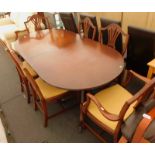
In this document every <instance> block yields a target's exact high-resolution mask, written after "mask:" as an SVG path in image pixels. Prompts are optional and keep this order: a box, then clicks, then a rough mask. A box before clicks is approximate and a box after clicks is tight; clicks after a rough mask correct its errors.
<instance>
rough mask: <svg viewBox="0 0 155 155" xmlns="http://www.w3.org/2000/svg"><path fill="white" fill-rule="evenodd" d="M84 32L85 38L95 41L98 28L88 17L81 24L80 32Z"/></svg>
mask: <svg viewBox="0 0 155 155" xmlns="http://www.w3.org/2000/svg"><path fill="white" fill-rule="evenodd" d="M81 30H82V31H83V35H84V37H85V38H89V39H92V40H94V39H95V35H96V27H95V26H94V25H93V23H92V21H91V20H90V18H88V17H86V18H84V19H83V20H81V21H80V22H79V32H81Z"/></svg>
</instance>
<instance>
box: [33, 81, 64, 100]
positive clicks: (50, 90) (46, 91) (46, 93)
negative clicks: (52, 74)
mask: <svg viewBox="0 0 155 155" xmlns="http://www.w3.org/2000/svg"><path fill="white" fill-rule="evenodd" d="M35 82H36V83H37V85H38V87H39V88H40V91H41V93H42V95H43V97H44V98H45V99H46V100H48V99H51V98H54V97H56V96H59V95H61V94H64V93H66V92H67V90H65V89H60V88H56V87H53V86H51V85H49V84H47V83H46V82H45V81H43V80H42V79H41V78H37V79H36V80H35Z"/></svg>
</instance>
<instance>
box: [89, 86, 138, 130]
mask: <svg viewBox="0 0 155 155" xmlns="http://www.w3.org/2000/svg"><path fill="white" fill-rule="evenodd" d="M95 97H96V98H97V99H98V100H99V101H100V103H101V104H102V106H103V107H104V108H105V109H106V110H107V111H108V112H110V113H113V114H116V115H119V112H120V111H121V109H122V107H123V105H124V104H125V101H127V100H128V99H130V98H131V97H132V94H130V93H129V92H128V91H127V90H126V89H124V88H123V87H122V86H120V85H119V84H116V85H114V86H112V87H109V88H107V89H104V90H102V91H100V92H99V93H97V94H96V95H95ZM135 103H136V102H135ZM135 103H134V104H133V105H132V106H130V108H129V109H128V111H127V113H126V115H125V117H124V118H125V119H126V118H127V117H128V116H129V115H130V114H131V113H132V112H133V110H134V109H133V106H134V105H135ZM88 111H89V113H91V115H93V116H94V117H95V118H96V119H97V120H98V121H100V122H102V123H103V124H105V125H107V126H108V127H110V128H111V129H112V130H113V131H114V130H115V129H116V126H117V123H118V122H117V121H110V120H108V119H106V118H105V117H104V116H103V115H102V114H101V113H100V111H99V109H98V108H97V106H96V104H95V103H93V101H91V102H90V104H89V106H88Z"/></svg>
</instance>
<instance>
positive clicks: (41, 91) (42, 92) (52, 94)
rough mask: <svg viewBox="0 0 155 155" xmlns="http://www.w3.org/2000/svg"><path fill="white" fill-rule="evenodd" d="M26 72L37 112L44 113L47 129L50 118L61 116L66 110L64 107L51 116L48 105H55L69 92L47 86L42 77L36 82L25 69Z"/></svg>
mask: <svg viewBox="0 0 155 155" xmlns="http://www.w3.org/2000/svg"><path fill="white" fill-rule="evenodd" d="M24 71H25V73H26V77H27V79H28V81H29V84H30V86H31V88H32V94H33V98H34V104H35V110H37V109H38V108H39V109H40V111H41V112H42V113H43V115H44V126H45V127H47V125H48V119H49V118H51V117H54V116H56V115H57V114H60V113H62V112H64V111H65V110H66V109H64V107H63V109H62V110H61V111H58V112H57V113H55V114H52V115H49V114H48V103H50V102H52V103H53V101H57V100H58V99H61V98H62V97H64V96H66V95H67V94H68V91H67V90H65V89H60V88H56V87H53V86H51V85H49V84H47V83H46V82H45V81H43V80H42V79H41V78H40V77H39V78H37V79H35V80H34V79H33V77H32V76H31V74H30V72H29V71H28V70H27V69H24Z"/></svg>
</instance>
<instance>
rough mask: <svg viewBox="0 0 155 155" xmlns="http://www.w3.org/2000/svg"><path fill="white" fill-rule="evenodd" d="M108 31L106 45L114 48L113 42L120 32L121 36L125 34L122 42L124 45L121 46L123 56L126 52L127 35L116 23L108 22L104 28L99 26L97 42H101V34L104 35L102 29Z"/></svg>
mask: <svg viewBox="0 0 155 155" xmlns="http://www.w3.org/2000/svg"><path fill="white" fill-rule="evenodd" d="M106 30H107V31H108V43H107V45H108V46H110V47H112V48H114V49H115V43H116V40H117V38H118V36H119V35H120V34H122V36H125V38H126V39H125V43H124V47H123V51H122V53H121V54H122V55H123V56H124V55H125V53H126V52H127V45H128V41H129V35H128V34H126V33H124V32H123V31H122V29H121V27H120V26H119V25H118V24H110V25H108V26H106V27H104V28H100V30H99V39H98V40H99V42H101V43H103V40H102V38H103V35H104V31H106Z"/></svg>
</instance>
